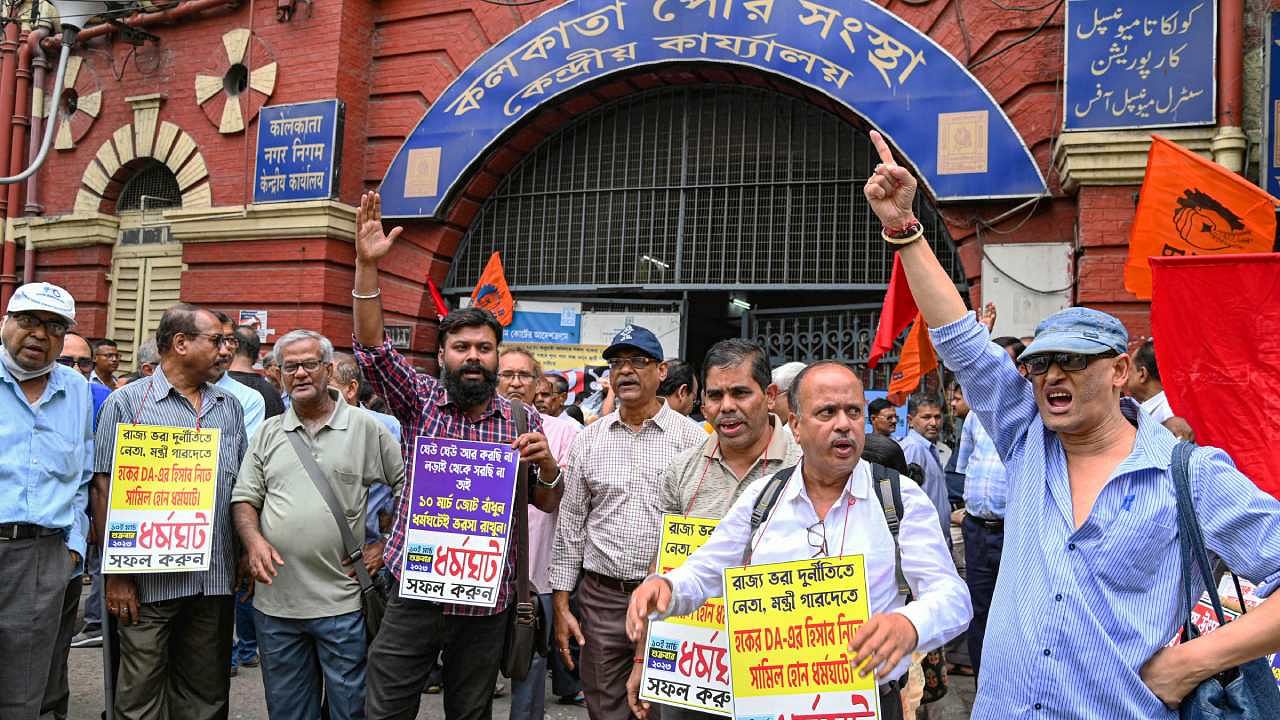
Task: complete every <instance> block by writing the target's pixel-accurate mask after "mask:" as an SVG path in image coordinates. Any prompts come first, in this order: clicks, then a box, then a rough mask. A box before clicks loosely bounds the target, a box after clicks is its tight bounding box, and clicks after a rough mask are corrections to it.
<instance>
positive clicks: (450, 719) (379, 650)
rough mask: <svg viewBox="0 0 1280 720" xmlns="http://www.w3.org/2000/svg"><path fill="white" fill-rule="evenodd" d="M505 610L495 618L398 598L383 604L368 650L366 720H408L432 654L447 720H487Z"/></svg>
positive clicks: (502, 639) (414, 710)
mask: <svg viewBox="0 0 1280 720" xmlns="http://www.w3.org/2000/svg"><path fill="white" fill-rule="evenodd" d="M510 612H511V610H510V608H508V609H507V610H505V611H503V612H500V613H498V614H497V615H485V616H479V617H464V616H457V615H445V614H444V611H443V609H442V608H441V606H440V605H437V604H436V603H429V602H424V601H422V600H413V599H404V598H401V597H400V595H399V592H398V591H397V592H396V593H395V594H394V595H393V596H392V597H391V599H390V600H389V601H388V602H387V612H386V614H385V615H384V616H383V617H382V626H381V627H379V628H378V637H376V638H374V641H373V644H372V645H371V646H370V647H369V663H368V666H367V670H366V678H367V679H366V683H367V692H366V694H365V715H366V716H367V718H368V720H384V719H386V720H392V719H395V720H413V718H415V717H417V716H418V706H419V704H420V703H421V702H422V688H423V686H424V685H425V684H426V681H427V673H428V672H430V670H431V667H432V665H433V664H434V663H435V659H436V656H437V655H439V654H441V653H443V655H444V658H443V662H444V716H445V719H446V720H489V718H491V717H492V716H493V685H494V683H495V682H497V680H498V667H499V665H500V664H501V662H502V647H503V645H504V643H505V642H506V639H507V616H508V614H509V613H510Z"/></svg>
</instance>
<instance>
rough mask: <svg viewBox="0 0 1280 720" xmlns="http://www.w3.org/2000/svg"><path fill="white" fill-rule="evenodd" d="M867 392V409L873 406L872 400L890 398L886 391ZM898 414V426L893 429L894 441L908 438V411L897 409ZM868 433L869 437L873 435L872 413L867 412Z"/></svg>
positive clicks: (903, 408)
mask: <svg viewBox="0 0 1280 720" xmlns="http://www.w3.org/2000/svg"><path fill="white" fill-rule="evenodd" d="M865 392H866V395H867V407H870V406H871V401H872V400H878V399H880V398H887V397H889V393H888V391H886V390H867V391H865ZM896 412H897V413H898V426H897V427H896V428H894V429H893V439H894V440H901V439H902V438H904V437H906V436H907V409H906V408H905V407H900V408H897V410H896ZM866 432H867V434H868V435H870V434H871V433H872V430H871V412H870V411H867V412H866Z"/></svg>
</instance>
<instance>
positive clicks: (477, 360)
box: [351, 193, 561, 720]
mask: <svg viewBox="0 0 1280 720" xmlns="http://www.w3.org/2000/svg"><path fill="white" fill-rule="evenodd" d="M356 220H357V222H356V228H357V233H356V272H355V287H354V288H353V289H352V291H351V296H352V299H353V305H354V319H355V326H354V330H355V334H354V337H353V340H354V345H355V354H356V360H357V361H358V362H359V363H360V367H361V369H362V370H364V372H365V374H366V376H367V378H368V380H369V383H370V384H371V385H372V386H373V388H374V390H375V391H376V392H377V393H378V394H379V395H381V396H382V397H383V398H384V399H385V400H386V402H387V407H388V408H389V409H390V410H391V413H392V414H393V415H395V416H396V418H397V419H398V420H399V421H400V423H401V424H402V425H403V426H404V427H405V431H406V433H407V434H408V436H410V437H417V436H424V437H441V438H457V439H463V440H478V441H482V442H494V443H505V444H508V445H510V446H511V447H514V448H516V449H517V450H519V451H520V458H521V460H522V461H523V462H525V463H526V464H528V465H529V469H530V473H529V474H530V480H531V481H530V483H529V486H530V492H529V502H530V504H531V505H533V506H535V507H537V508H538V509H539V510H542V511H544V512H555V510H556V507H557V506H558V504H559V502H560V492H561V486H560V468H559V466H558V465H557V464H556V461H555V458H554V457H553V456H552V455H551V451H550V449H549V448H548V446H547V439H546V438H545V437H544V436H543V435H542V420H541V418H539V417H538V414H537V413H529V417H528V419H529V427H528V432H526V433H524V434H522V435H519V434H518V433H517V432H516V421H515V418H514V416H513V414H512V408H511V403H510V402H508V401H507V399H506V398H504V397H502V396H500V395H498V394H497V393H496V392H495V390H496V386H497V379H498V378H497V371H498V346H499V344H500V343H501V342H502V326H501V325H499V324H498V321H497V320H496V319H495V318H494V317H493V315H492V314H490V313H489V312H487V311H485V310H482V309H480V308H476V307H469V308H464V309H461V310H454V311H453V312H451V313H449V314H448V315H446V316H445V318H444V319H443V320H441V321H440V326H439V343H440V350H439V354H438V358H439V361H440V365H441V369H442V370H443V373H442V378H441V379H440V380H437V379H436V378H434V377H431V376H428V375H425V374H421V373H418V372H417V371H416V370H414V369H413V366H411V365H410V364H409V363H408V361H407V360H405V358H404V356H402V355H401V354H400V353H399V352H397V351H396V350H395V348H394V347H393V346H392V344H391V340H390V338H388V337H387V336H386V333H385V332H384V328H383V323H382V305H381V303H380V302H379V301H378V298H379V296H380V295H381V293H382V290H381V287H380V286H379V284H378V262H379V261H380V260H381V259H382V258H383V257H385V256H386V255H387V253H388V252H389V251H390V250H391V245H392V243H393V242H394V240H395V238H396V237H397V236H399V235H400V233H401V231H402V229H401V228H394V229H392V231H391V232H390V233H389V234H384V233H383V230H382V200H381V198H380V197H379V196H378V194H377V193H365V195H364V196H363V197H362V198H361V199H360V208H359V211H358V212H357V215H356ZM412 451H413V446H412V445H410V444H408V443H406V447H405V452H406V453H412ZM408 495H409V493H402V494H401V499H400V502H399V503H398V505H397V508H396V517H395V521H394V525H393V526H392V528H391V537H390V539H389V540H388V541H387V547H386V552H385V554H384V556H383V557H384V559H385V560H386V563H387V566H388V567H389V568H390V570H391V573H392V575H394V576H395V577H396V578H399V577H400V564H401V560H402V556H401V551H402V549H403V548H404V540H405V533H406V530H407V525H408V522H409V509H410V506H411V505H412V503H411V502H409V501H408V500H407V496H408ZM515 545H516V543H515V542H514V541H513V542H510V543H508V545H507V554H506V559H505V561H504V564H503V570H502V580H501V583H500V584H499V586H498V596H497V601H496V604H495V605H494V606H493V607H482V606H473V605H440V604H436V603H428V602H422V601H418V600H412V599H407V598H402V597H400V596H399V593H398V592H397V593H396V594H395V595H393V596H392V597H391V598H390V600H389V601H388V603H387V611H386V615H385V616H384V617H383V620H382V628H381V630H380V631H379V632H378V637H377V638H376V639H375V640H374V642H373V645H372V646H371V647H370V649H369V667H368V681H369V682H368V697H367V700H366V705H365V707H366V710H367V713H368V715H369V717H370V718H373V719H374V720H378V719H380V718H406V717H407V718H412V717H414V716H415V715H416V714H417V712H418V705H419V704H420V702H421V697H420V694H421V692H422V689H423V687H424V685H425V683H426V679H427V673H428V671H429V670H430V667H431V665H432V664H433V663H434V661H435V658H436V657H437V655H439V654H440V653H441V651H442V650H443V653H444V709H445V717H446V718H447V719H448V720H480V719H481V718H488V717H489V715H490V713H491V709H492V705H493V688H494V683H495V682H496V681H497V676H498V667H499V664H500V661H501V658H502V647H503V643H504V642H505V640H506V633H507V626H508V620H509V616H511V615H512V611H511V607H510V606H511V604H512V601H513V596H514V594H515V573H516V568H515Z"/></svg>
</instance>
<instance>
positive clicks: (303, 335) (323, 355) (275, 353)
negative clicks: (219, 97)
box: [271, 330, 333, 367]
mask: <svg viewBox="0 0 1280 720" xmlns="http://www.w3.org/2000/svg"><path fill="white" fill-rule="evenodd" d="M303 340H315V341H316V342H318V343H320V362H326V363H327V362H333V343H332V342H330V341H329V338H327V337H325V336H323V335H321V334H320V333H318V332H315V331H314V330H290V331H289V332H287V333H285V334H284V336H283V337H281V338H280V339H279V340H276V346H275V347H273V348H271V357H272V358H273V359H275V361H276V364H277V365H279V366H281V367H284V348H285V346H286V345H292V344H293V343H296V342H302V341H303Z"/></svg>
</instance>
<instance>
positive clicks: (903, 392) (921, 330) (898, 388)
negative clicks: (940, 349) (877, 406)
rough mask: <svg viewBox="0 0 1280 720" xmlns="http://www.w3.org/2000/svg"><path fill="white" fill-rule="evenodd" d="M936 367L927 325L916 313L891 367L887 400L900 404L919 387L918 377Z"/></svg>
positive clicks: (936, 361) (936, 362)
mask: <svg viewBox="0 0 1280 720" xmlns="http://www.w3.org/2000/svg"><path fill="white" fill-rule="evenodd" d="M937 369H938V356H937V355H935V354H934V352H933V343H932V342H930V340H929V327H928V326H927V325H925V323H924V318H923V317H921V316H920V314H919V313H916V320H915V324H914V325H912V326H911V332H909V333H907V341H906V342H904V343H903V344H902V355H901V356H900V357H899V359H898V366H897V367H896V368H894V369H893V375H892V376H890V378H889V393H888V399H889V402H891V403H893V404H894V405H902V404H903V403H905V402H906V401H907V398H908V397H909V396H910V395H911V393H913V392H915V391H916V388H918V387H920V379H921V378H923V377H924V376H925V375H927V374H929V373H931V372H933V371H934V370H937Z"/></svg>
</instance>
